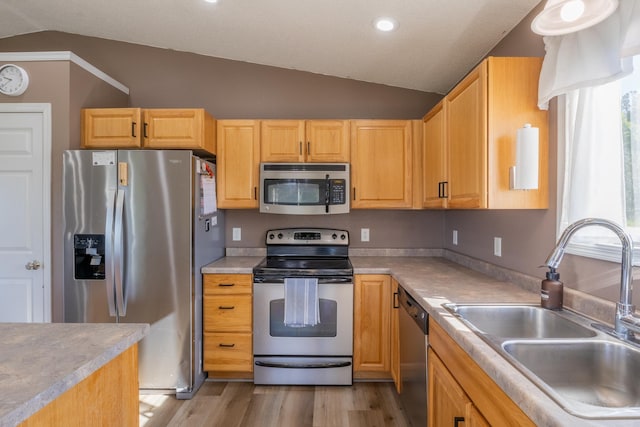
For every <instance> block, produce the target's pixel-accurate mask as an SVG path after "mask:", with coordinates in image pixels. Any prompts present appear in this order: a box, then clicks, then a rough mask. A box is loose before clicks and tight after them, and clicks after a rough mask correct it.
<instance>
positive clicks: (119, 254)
mask: <svg viewBox="0 0 640 427" xmlns="http://www.w3.org/2000/svg"><path fill="white" fill-rule="evenodd" d="M124 196H125V190H124V189H122V188H119V189H118V193H117V195H116V213H115V225H114V235H113V246H114V257H113V263H114V273H115V294H116V303H117V306H118V316H126V314H127V301H126V299H125V297H124V283H123V282H124V277H123V276H124V235H123V233H124V227H123V214H124Z"/></svg>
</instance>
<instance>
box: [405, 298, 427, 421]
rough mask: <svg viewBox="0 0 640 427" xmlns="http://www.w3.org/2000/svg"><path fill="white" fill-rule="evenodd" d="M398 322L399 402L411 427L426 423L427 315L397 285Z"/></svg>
mask: <svg viewBox="0 0 640 427" xmlns="http://www.w3.org/2000/svg"><path fill="white" fill-rule="evenodd" d="M398 302H399V304H400V307H401V310H400V313H399V323H400V378H401V381H402V386H401V389H400V402H401V403H402V407H403V408H404V410H405V412H406V414H407V418H408V420H409V423H410V425H411V426H413V427H424V426H426V425H427V343H428V341H429V315H428V314H427V312H426V310H424V309H423V308H422V307H420V305H419V304H418V303H417V302H416V300H415V299H413V298H412V297H411V295H409V294H408V293H407V291H406V290H404V289H403V288H402V287H398Z"/></svg>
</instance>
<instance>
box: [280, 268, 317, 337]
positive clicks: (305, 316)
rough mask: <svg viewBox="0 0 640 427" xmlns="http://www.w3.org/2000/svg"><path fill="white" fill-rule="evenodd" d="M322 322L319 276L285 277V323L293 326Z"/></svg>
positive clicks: (312, 324)
mask: <svg viewBox="0 0 640 427" xmlns="http://www.w3.org/2000/svg"><path fill="white" fill-rule="evenodd" d="M318 323H320V299H319V298H318V279H317V278H306V279H302V278H285V279H284V324H285V325H286V326H289V327H293V328H302V327H305V326H315V325H317V324H318Z"/></svg>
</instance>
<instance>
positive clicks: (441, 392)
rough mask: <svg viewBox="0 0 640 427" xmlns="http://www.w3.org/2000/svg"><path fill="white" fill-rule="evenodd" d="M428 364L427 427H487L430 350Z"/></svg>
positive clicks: (485, 422)
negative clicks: (471, 426)
mask: <svg viewBox="0 0 640 427" xmlns="http://www.w3.org/2000/svg"><path fill="white" fill-rule="evenodd" d="M427 360H428V364H429V367H428V369H429V374H428V377H429V381H430V383H429V393H428V395H429V404H428V407H429V408H430V413H429V417H428V425H429V427H438V426H457V425H460V424H461V423H464V424H463V425H465V426H470V425H473V426H487V427H488V426H489V423H487V421H486V420H485V419H484V417H483V416H482V414H480V412H479V411H478V410H477V409H476V408H475V407H474V405H473V403H472V402H471V400H470V399H469V397H468V396H467V394H466V393H465V392H464V390H462V387H460V385H459V384H458V383H457V382H456V380H455V379H454V378H453V376H451V373H449V371H448V370H447V368H446V367H445V366H444V364H443V363H442V361H441V360H440V359H439V358H438V356H437V355H436V354H435V353H434V352H433V351H431V350H429V355H428V358H427Z"/></svg>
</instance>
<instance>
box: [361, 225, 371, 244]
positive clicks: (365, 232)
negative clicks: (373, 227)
mask: <svg viewBox="0 0 640 427" xmlns="http://www.w3.org/2000/svg"><path fill="white" fill-rule="evenodd" d="M360 241H361V242H368V241H369V229H368V228H361V229H360Z"/></svg>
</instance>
